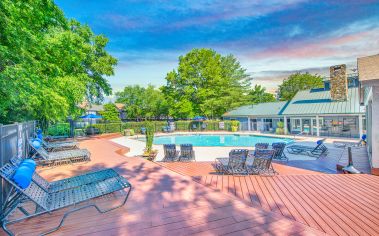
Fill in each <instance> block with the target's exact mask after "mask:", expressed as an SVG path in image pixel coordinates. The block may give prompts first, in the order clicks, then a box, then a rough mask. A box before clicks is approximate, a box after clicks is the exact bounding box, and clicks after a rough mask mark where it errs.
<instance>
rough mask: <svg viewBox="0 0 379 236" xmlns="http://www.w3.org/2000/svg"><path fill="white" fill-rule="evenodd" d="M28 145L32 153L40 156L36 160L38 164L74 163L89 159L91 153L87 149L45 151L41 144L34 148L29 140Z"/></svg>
mask: <svg viewBox="0 0 379 236" xmlns="http://www.w3.org/2000/svg"><path fill="white" fill-rule="evenodd" d="M28 143H29V146H30V147H31V148H32V150H33V151H34V155H33V156H36V155H38V156H39V157H40V159H39V160H36V162H37V164H38V165H42V166H56V165H65V164H74V163H78V162H85V161H90V160H91V159H90V156H91V153H90V152H89V151H88V150H87V149H74V150H66V151H59V152H47V151H46V150H45V149H44V148H43V147H42V146H41V147H39V148H36V147H35V146H34V145H33V142H32V141H31V140H28Z"/></svg>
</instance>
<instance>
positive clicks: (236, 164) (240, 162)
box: [214, 149, 249, 175]
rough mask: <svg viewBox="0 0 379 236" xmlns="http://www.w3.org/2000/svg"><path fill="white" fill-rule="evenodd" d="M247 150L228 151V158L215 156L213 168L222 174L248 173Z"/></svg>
mask: <svg viewBox="0 0 379 236" xmlns="http://www.w3.org/2000/svg"><path fill="white" fill-rule="evenodd" d="M248 152H249V150H247V149H233V150H231V151H230V152H229V158H216V160H215V163H214V168H215V169H216V170H217V171H218V172H220V173H222V174H231V175H241V174H248V170H247V168H246V159H247V155H248Z"/></svg>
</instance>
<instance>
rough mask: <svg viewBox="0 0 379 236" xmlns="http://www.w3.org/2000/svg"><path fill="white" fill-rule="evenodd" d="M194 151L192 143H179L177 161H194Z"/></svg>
mask: <svg viewBox="0 0 379 236" xmlns="http://www.w3.org/2000/svg"><path fill="white" fill-rule="evenodd" d="M194 160H195V151H194V150H193V146H192V144H180V155H179V161H194Z"/></svg>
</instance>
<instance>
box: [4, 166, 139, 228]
mask: <svg viewBox="0 0 379 236" xmlns="http://www.w3.org/2000/svg"><path fill="white" fill-rule="evenodd" d="M17 168H18V166H15V165H12V164H10V163H8V164H5V165H4V166H3V167H2V168H1V169H0V176H1V177H2V178H3V179H4V180H5V181H6V182H8V183H9V184H10V185H11V186H12V187H11V190H10V192H9V194H8V196H7V201H6V203H5V206H4V208H3V209H4V212H3V215H2V228H3V229H4V231H5V232H7V233H8V234H9V235H13V232H12V231H11V230H9V229H8V226H9V225H11V224H14V223H18V222H22V221H24V220H27V219H30V218H33V217H38V216H41V215H44V214H46V213H49V214H51V213H52V212H54V211H58V210H60V209H65V208H66V209H67V210H66V211H65V212H64V214H63V215H62V218H61V220H60V221H59V224H58V225H57V226H56V227H53V228H51V229H49V230H48V231H46V232H44V233H42V235H45V234H49V233H52V232H55V231H57V230H59V228H60V227H62V226H63V224H64V222H65V220H66V218H67V217H68V216H69V215H70V214H72V213H74V212H78V211H80V210H84V209H87V208H95V209H96V210H97V211H98V213H106V212H109V211H111V210H114V209H117V208H120V207H122V206H123V205H125V203H126V201H127V199H128V197H129V193H130V191H131V188H132V186H131V184H130V183H129V182H128V181H127V180H126V179H125V178H124V177H122V176H119V175H118V176H116V177H113V178H108V179H105V180H103V181H97V182H93V183H88V184H85V185H81V186H78V187H75V188H69V189H61V190H60V191H53V192H46V191H45V189H44V188H42V187H40V186H39V185H38V184H36V183H34V182H33V181H32V182H31V183H30V185H29V186H28V187H27V188H25V189H22V188H20V187H19V186H18V185H17V184H16V183H15V182H14V181H13V179H12V176H13V175H14V173H15V171H16V170H17ZM121 190H126V191H127V194H126V196H125V198H124V199H123V200H122V201H121V203H119V204H118V205H115V206H113V205H112V206H111V207H108V208H106V209H102V208H101V207H99V206H98V205H97V204H95V203H88V204H85V205H80V206H77V204H79V203H83V202H87V201H88V200H91V199H94V198H98V197H101V196H105V195H110V194H112V193H114V192H117V191H121ZM25 203H26V204H28V203H33V204H35V206H36V209H35V212H30V211H28V210H27V209H26V208H25V207H24V204H25ZM67 207H73V208H71V209H68V208H67ZM15 209H19V210H20V211H21V212H22V213H23V214H24V216H19V217H18V218H16V219H9V218H8V217H9V215H10V214H11V213H12V212H13V211H14V210H15Z"/></svg>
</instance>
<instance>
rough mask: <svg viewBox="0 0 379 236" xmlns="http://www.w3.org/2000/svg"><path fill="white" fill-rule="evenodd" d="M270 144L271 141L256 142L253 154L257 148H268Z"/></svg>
mask: <svg viewBox="0 0 379 236" xmlns="http://www.w3.org/2000/svg"><path fill="white" fill-rule="evenodd" d="M269 145H270V144H269V143H256V144H255V145H254V148H255V149H254V152H253V155H255V150H257V149H267V148H268V146H269Z"/></svg>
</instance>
